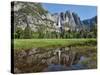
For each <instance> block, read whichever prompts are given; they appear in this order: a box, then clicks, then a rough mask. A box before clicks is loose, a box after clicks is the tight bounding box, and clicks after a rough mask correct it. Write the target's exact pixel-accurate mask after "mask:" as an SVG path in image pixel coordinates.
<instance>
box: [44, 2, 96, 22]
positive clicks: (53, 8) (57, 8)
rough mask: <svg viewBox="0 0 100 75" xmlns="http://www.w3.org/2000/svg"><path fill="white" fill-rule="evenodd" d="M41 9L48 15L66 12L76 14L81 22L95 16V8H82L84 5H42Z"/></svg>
mask: <svg viewBox="0 0 100 75" xmlns="http://www.w3.org/2000/svg"><path fill="white" fill-rule="evenodd" d="M42 5H43V8H44V9H46V10H48V11H49V12H50V13H60V12H65V11H67V10H69V11H71V12H75V13H77V14H78V16H79V17H80V19H81V20H84V19H89V18H92V17H94V16H96V15H97V7H96V6H84V5H68V4H49V3H43V4H42Z"/></svg>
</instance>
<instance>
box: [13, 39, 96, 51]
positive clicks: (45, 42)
mask: <svg viewBox="0 0 100 75" xmlns="http://www.w3.org/2000/svg"><path fill="white" fill-rule="evenodd" d="M96 44H97V40H96V39H94V38H92V39H14V49H25V50H26V49H31V48H50V47H52V48H54V47H66V46H91V45H94V46H96Z"/></svg>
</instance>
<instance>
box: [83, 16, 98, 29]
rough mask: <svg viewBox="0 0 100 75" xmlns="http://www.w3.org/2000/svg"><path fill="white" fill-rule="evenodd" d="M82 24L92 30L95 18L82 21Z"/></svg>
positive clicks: (95, 22)
mask: <svg viewBox="0 0 100 75" xmlns="http://www.w3.org/2000/svg"><path fill="white" fill-rule="evenodd" d="M82 23H83V24H84V25H85V26H87V27H89V28H92V27H93V25H95V24H97V16H94V17H92V18H90V19H86V20H83V21H82Z"/></svg>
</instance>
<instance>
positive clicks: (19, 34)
mask: <svg viewBox="0 0 100 75" xmlns="http://www.w3.org/2000/svg"><path fill="white" fill-rule="evenodd" d="M14 38H17V39H21V38H23V30H22V28H20V27H17V28H16V30H15V33H14Z"/></svg>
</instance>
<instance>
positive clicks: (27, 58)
mask: <svg viewBox="0 0 100 75" xmlns="http://www.w3.org/2000/svg"><path fill="white" fill-rule="evenodd" d="M14 55H15V56H14V63H15V64H14V71H15V73H26V72H27V73H30V72H42V71H44V72H45V71H64V70H78V69H92V68H96V48H92V47H89V48H84V49H83V48H82V49H80V48H76V47H63V48H45V49H43V48H34V49H30V50H21V51H16V52H15V54H14ZM94 58H95V59H94Z"/></svg>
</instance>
